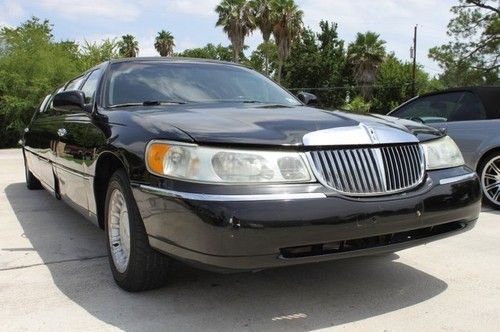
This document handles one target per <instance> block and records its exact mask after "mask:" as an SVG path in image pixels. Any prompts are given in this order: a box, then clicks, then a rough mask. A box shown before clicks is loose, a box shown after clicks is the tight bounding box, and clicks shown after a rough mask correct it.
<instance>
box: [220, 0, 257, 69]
mask: <svg viewBox="0 0 500 332" xmlns="http://www.w3.org/2000/svg"><path fill="white" fill-rule="evenodd" d="M215 11H216V13H217V14H219V19H218V21H217V23H216V26H220V27H222V28H223V30H224V32H225V33H227V36H228V37H229V40H230V41H231V45H232V48H233V60H234V62H239V60H240V53H241V52H242V51H243V47H244V45H245V37H247V36H248V35H249V34H250V33H251V32H252V31H253V30H254V29H255V18H254V16H253V11H252V8H251V6H250V3H249V2H248V1H246V0H222V1H221V3H220V4H219V5H218V6H217V7H216V8H215Z"/></svg>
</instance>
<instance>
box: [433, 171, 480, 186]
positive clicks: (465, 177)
mask: <svg viewBox="0 0 500 332" xmlns="http://www.w3.org/2000/svg"><path fill="white" fill-rule="evenodd" d="M475 176H477V175H476V173H469V174H464V175H459V176H454V177H452V178H446V179H441V180H439V184H441V185H443V184H450V183H454V182H460V181H465V180H469V179H472V178H474V177H475Z"/></svg>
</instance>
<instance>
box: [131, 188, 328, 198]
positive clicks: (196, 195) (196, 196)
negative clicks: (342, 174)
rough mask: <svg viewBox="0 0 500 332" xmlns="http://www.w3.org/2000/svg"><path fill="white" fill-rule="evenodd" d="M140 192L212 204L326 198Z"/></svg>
mask: <svg viewBox="0 0 500 332" xmlns="http://www.w3.org/2000/svg"><path fill="white" fill-rule="evenodd" d="M138 187H139V189H140V190H142V191H144V192H146V193H150V194H156V195H160V196H165V197H171V198H183V199H188V200H192V201H210V202H248V201H275V200H294V199H314V198H326V197H327V196H326V195H325V194H322V193H290V194H254V195H214V194H198V193H188V192H182V191H174V190H168V189H162V188H156V187H151V186H146V185H139V186H138Z"/></svg>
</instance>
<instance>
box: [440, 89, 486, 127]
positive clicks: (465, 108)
mask: <svg viewBox="0 0 500 332" xmlns="http://www.w3.org/2000/svg"><path fill="white" fill-rule="evenodd" d="M484 119H486V112H485V110H484V107H483V104H482V103H481V101H480V100H479V99H478V98H477V97H476V96H475V95H474V94H473V93H471V92H464V93H463V95H462V97H461V98H460V100H459V101H458V103H457V108H456V109H455V110H454V111H453V112H452V113H451V114H450V116H449V117H448V121H471V120H484Z"/></svg>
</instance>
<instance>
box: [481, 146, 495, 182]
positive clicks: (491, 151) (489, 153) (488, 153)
mask: <svg viewBox="0 0 500 332" xmlns="http://www.w3.org/2000/svg"><path fill="white" fill-rule="evenodd" d="M495 154H500V146H496V147H493V148H491V149H489V150H487V151H486V152H484V153H483V154H482V155H481V158H479V161H478V162H477V164H476V172H477V173H478V174H479V171H480V168H481V166H482V165H483V163H484V161H485V160H487V159H488V158H489V157H490V156H492V155H495ZM479 176H481V174H479Z"/></svg>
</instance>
